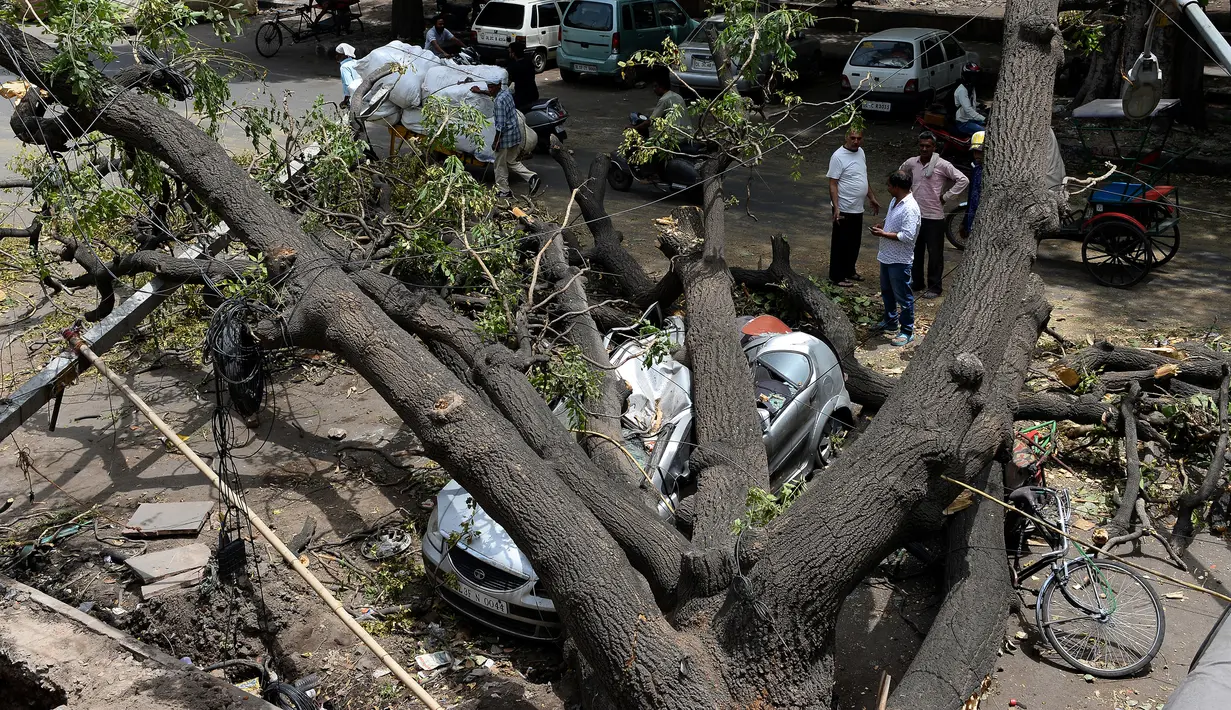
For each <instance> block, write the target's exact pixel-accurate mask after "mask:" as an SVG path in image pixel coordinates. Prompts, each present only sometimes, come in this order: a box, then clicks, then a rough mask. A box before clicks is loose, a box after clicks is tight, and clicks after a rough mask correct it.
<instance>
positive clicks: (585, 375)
mask: <svg viewBox="0 0 1231 710" xmlns="http://www.w3.org/2000/svg"><path fill="white" fill-rule="evenodd" d="M602 381H603V375H602V373H601V372H599V371H597V370H595V369H593V368H592V367H590V363H589V362H587V361H586V359H585V357H584V356H583V355H582V354H581V351H580V350H578V349H577V348H575V347H568V348H565V349H563V350H559V351H557V352H554V353H552V354H551V360H550V362H549V363H547V364H546V365H543V366H540V367H536V368H535V369H534V370H532V371H531V372H530V384H531V385H533V386H534V388H535V389H536V390H538V391H539V393H540V394H542V395H543V398H544V399H546V400H547V401H548V402H557V401H558V402H560V403H562V404H563V405H564V409H565V411H566V412H567V413H568V416H569V422H570V424H571V427H572V428H573V429H584V428H585V426H586V409H585V404H586V401H587V400H591V401H592V400H595V399H597V398H598V395H599V386H600V385H601V384H602Z"/></svg>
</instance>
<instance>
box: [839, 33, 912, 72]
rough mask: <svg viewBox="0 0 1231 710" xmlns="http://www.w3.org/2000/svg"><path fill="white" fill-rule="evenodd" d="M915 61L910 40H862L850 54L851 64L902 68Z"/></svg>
mask: <svg viewBox="0 0 1231 710" xmlns="http://www.w3.org/2000/svg"><path fill="white" fill-rule="evenodd" d="M914 61H915V45H914V44H913V43H911V42H888V41H884V40H864V41H863V42H860V43H859V46H858V47H856V48H855V53H854V54H852V55H851V66H855V67H881V68H885V69H903V68H905V67H908V66H910V65H911V63H912V62H914Z"/></svg>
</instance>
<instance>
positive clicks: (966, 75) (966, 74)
mask: <svg viewBox="0 0 1231 710" xmlns="http://www.w3.org/2000/svg"><path fill="white" fill-rule="evenodd" d="M981 71H983V68H982V67H980V66H979V65H978V64H975V63H974V62H968V63H967V64H966V65H965V66H963V67H962V83H963V84H965V83H967V82H971V81H974V80H975V79H976V78H978V76H979V72H981Z"/></svg>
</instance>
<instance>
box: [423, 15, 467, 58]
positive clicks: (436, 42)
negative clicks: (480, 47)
mask: <svg viewBox="0 0 1231 710" xmlns="http://www.w3.org/2000/svg"><path fill="white" fill-rule="evenodd" d="M461 46H462V41H461V40H459V39H458V38H456V37H454V36H453V33H452V32H450V31H449V30H448V28H446V27H445V16H444V15H437V16H436V20H435V22H433V23H432V27H431V29H429V30H428V31H427V36H426V37H424V39H423V48H424V49H427V50H430V51H432V52H435V53H436V56H438V57H451V56H453V55H454V54H456V52H454V51H452V49H453V48H454V47H461Z"/></svg>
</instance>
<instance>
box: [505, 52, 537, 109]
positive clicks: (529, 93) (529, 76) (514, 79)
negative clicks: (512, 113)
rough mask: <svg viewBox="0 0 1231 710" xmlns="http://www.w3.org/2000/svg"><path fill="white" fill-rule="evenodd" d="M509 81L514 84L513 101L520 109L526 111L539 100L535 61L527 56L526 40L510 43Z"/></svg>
mask: <svg viewBox="0 0 1231 710" xmlns="http://www.w3.org/2000/svg"><path fill="white" fill-rule="evenodd" d="M509 83H511V84H512V85H513V101H514V102H515V103H516V104H517V110H518V111H521V112H522V113H525V112H526V109H528V108H530V107H531V106H533V105H534V104H535V102H537V101H538V100H539V87H538V84H537V83H536V82H535V79H534V63H533V62H532V61H531V60H530V58H529V57H527V56H526V42H525V40H517V41H516V42H510V43H509Z"/></svg>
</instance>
